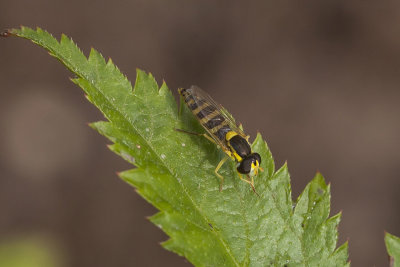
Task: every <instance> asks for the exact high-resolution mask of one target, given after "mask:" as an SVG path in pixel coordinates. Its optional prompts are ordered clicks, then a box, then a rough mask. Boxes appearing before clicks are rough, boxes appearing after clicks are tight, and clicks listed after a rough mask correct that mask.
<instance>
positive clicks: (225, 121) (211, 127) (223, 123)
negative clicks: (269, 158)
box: [177, 86, 263, 193]
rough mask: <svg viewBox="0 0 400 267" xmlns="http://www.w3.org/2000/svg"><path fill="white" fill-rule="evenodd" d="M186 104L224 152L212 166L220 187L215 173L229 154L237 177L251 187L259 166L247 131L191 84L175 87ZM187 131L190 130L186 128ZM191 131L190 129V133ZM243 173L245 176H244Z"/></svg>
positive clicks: (206, 135)
mask: <svg viewBox="0 0 400 267" xmlns="http://www.w3.org/2000/svg"><path fill="white" fill-rule="evenodd" d="M178 92H179V94H180V95H181V96H182V97H183V100H184V101H185V103H186V105H187V106H188V107H189V109H190V110H191V111H192V113H193V114H194V115H195V116H196V118H197V119H198V120H199V122H200V124H201V125H202V126H203V128H204V129H205V130H206V131H207V133H208V134H203V135H204V136H205V137H206V138H207V139H209V140H210V141H212V142H214V143H216V144H217V145H219V146H220V147H221V149H222V150H223V151H224V152H225V154H226V156H225V157H224V158H223V159H222V160H221V161H220V162H219V164H218V165H217V167H216V169H215V174H216V175H217V176H218V177H219V178H220V179H221V183H220V188H219V190H220V191H222V185H223V182H224V177H223V176H222V175H220V174H219V173H218V170H219V169H220V168H221V167H222V165H223V164H224V163H225V162H226V160H227V159H228V158H231V159H233V160H234V161H236V162H237V171H238V174H239V178H240V179H241V180H242V181H244V182H246V183H248V184H250V186H251V188H252V189H253V191H254V192H255V193H256V191H255V188H254V176H256V175H257V174H258V172H259V171H263V169H262V168H261V166H260V164H261V156H260V155H259V154H258V153H255V152H253V151H252V150H251V146H250V144H249V141H248V139H249V136H248V135H246V134H245V133H244V132H243V131H242V130H241V129H240V128H239V127H238V126H237V125H236V123H235V122H234V121H233V119H232V118H231V116H230V115H229V114H228V113H227V112H226V111H225V109H224V108H222V106H221V105H219V104H217V103H216V102H215V101H214V100H213V99H212V98H211V97H210V96H209V95H208V94H207V93H206V92H204V91H203V90H201V89H200V88H199V87H196V86H192V87H190V88H189V89H182V88H181V89H178ZM177 130H178V131H182V132H186V131H183V130H179V129H177ZM186 133H190V132H186ZM191 134H193V133H191ZM242 174H244V175H246V176H247V178H248V179H244V178H243V177H242Z"/></svg>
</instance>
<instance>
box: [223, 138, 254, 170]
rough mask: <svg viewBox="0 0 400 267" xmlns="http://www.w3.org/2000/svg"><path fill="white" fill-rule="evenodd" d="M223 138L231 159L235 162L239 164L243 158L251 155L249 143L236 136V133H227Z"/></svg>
mask: <svg viewBox="0 0 400 267" xmlns="http://www.w3.org/2000/svg"><path fill="white" fill-rule="evenodd" d="M225 138H226V142H227V144H228V147H229V148H230V150H231V152H232V155H231V157H232V158H233V159H234V160H236V161H237V162H241V161H242V160H243V159H244V158H246V157H247V156H248V155H250V154H251V148H250V145H249V142H247V140H246V139H244V138H243V137H241V136H240V135H238V134H237V133H236V132H234V131H229V132H227V133H226V135H225Z"/></svg>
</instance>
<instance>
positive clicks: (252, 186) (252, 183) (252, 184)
mask: <svg viewBox="0 0 400 267" xmlns="http://www.w3.org/2000/svg"><path fill="white" fill-rule="evenodd" d="M238 175H239V178H240V180H242V181H243V182H246V183H248V184H249V185H250V186H251V189H253V192H254V193H255V194H256V195H257V196H258V197H260V195H259V194H258V193H257V191H256V189H255V187H254V179H253V177H251V178H250V177H249V176H248V175H247V177H248V178H249V179H251V181H250V180H246V179H243V177H242V175H241V174H240V173H238Z"/></svg>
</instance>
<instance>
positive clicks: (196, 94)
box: [187, 85, 247, 147]
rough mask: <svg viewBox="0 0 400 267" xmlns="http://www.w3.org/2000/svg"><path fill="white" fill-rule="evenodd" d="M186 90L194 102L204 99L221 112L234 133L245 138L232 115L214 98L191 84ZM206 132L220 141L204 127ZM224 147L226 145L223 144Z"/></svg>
mask: <svg viewBox="0 0 400 267" xmlns="http://www.w3.org/2000/svg"><path fill="white" fill-rule="evenodd" d="M187 91H188V92H189V93H190V94H191V95H192V96H193V99H194V101H195V102H197V103H200V102H202V101H206V102H207V103H209V104H210V105H212V106H213V107H215V108H216V109H217V110H218V112H219V113H220V114H221V116H222V117H224V119H225V120H226V122H227V123H228V125H229V127H230V128H231V129H232V130H233V131H235V132H236V133H238V134H239V135H240V136H242V137H243V138H245V139H247V136H246V134H245V133H244V132H243V131H242V130H241V129H240V128H239V127H238V126H237V125H236V123H235V121H234V119H233V117H232V116H231V115H230V114H229V113H228V112H227V111H226V109H225V108H223V107H222V106H221V105H220V104H218V103H217V102H215V100H214V99H212V98H211V96H210V95H209V94H207V93H206V92H204V91H203V90H202V89H201V88H199V87H197V86H195V85H193V86H192V87H190V88H189V89H187ZM206 130H207V132H208V133H209V134H210V135H211V136H212V137H213V139H214V140H215V141H216V142H217V143H221V141H220V140H219V139H218V138H216V137H215V136H214V134H212V133H211V132H210V131H209V130H208V129H206ZM224 147H226V145H225V144H224Z"/></svg>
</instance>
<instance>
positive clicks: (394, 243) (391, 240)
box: [385, 233, 400, 267]
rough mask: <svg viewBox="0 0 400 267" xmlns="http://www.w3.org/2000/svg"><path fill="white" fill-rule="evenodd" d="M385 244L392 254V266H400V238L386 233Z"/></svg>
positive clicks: (390, 254)
mask: <svg viewBox="0 0 400 267" xmlns="http://www.w3.org/2000/svg"><path fill="white" fill-rule="evenodd" d="M385 244H386V249H387V251H388V254H389V256H390V266H393V267H400V238H398V237H397V236H394V235H391V234H389V233H385Z"/></svg>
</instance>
